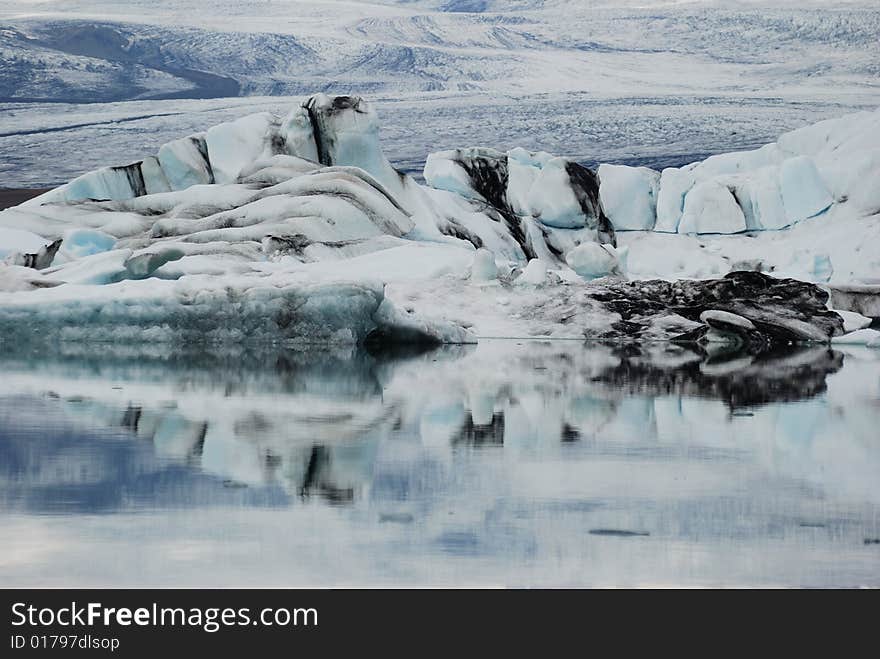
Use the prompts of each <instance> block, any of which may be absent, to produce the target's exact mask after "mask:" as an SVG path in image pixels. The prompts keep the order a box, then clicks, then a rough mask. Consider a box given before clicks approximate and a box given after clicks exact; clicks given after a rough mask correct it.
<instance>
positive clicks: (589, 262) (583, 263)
mask: <svg viewBox="0 0 880 659" xmlns="http://www.w3.org/2000/svg"><path fill="white" fill-rule="evenodd" d="M626 251H627V250H626V248H622V249H621V250H616V249H615V248H614V247H612V246H611V245H600V244H599V243H591V242H587V243H582V244H581V245H578V246H577V247H575V248H574V249H573V250H571V251H570V252H569V253H568V254H566V256H565V261H566V263H568V265H569V267H570V268H571V269H572V270H574V271H575V272H576V273H577V274H579V275H580V276H581V277H583V278H585V279H596V278H597V277H604V276H606V275H610V274H621V273H622V270H623V268H624V267H625V266H624V259H625V255H626Z"/></svg>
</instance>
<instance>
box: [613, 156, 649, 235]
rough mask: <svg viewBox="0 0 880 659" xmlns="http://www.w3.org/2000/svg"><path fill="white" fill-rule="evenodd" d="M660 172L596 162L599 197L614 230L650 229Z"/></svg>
mask: <svg viewBox="0 0 880 659" xmlns="http://www.w3.org/2000/svg"><path fill="white" fill-rule="evenodd" d="M659 186H660V174H659V173H658V172H656V171H654V170H653V169H649V168H647V167H627V166H626V165H604V164H603V165H599V198H600V199H601V201H602V208H604V209H605V214H606V215H607V216H608V219H609V220H611V224H612V225H614V229H615V230H616V231H630V230H632V231H650V230H651V229H653V228H654V224H655V222H656V219H657V205H656V204H657V192H658V189H659Z"/></svg>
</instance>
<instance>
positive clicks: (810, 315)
mask: <svg viewBox="0 0 880 659" xmlns="http://www.w3.org/2000/svg"><path fill="white" fill-rule="evenodd" d="M878 135H880V111H874V112H860V113H856V114H852V115H848V116H845V117H841V118H839V119H835V120H827V121H823V122H820V123H818V124H815V125H812V126H808V127H805V128H801V129H798V130H795V131H792V132H789V133H786V134H784V135H782V136H781V137H780V138H779V139H778V140H777V141H776V142H774V143H771V144H768V145H766V146H764V147H761V148H759V149H755V150H751V151H742V152H732V153H727V154H722V155H716V156H711V157H709V158H707V159H705V160H702V161H697V162H694V163H691V164H689V165H685V166H683V167H680V168H666V169H664V170H663V171H662V172H660V171H656V170H652V169H650V168H648V167H643V166H642V167H629V166H626V165H609V164H601V165H600V166H599V167H598V168H596V169H595V170H593V169H590V168H588V167H585V166H584V165H582V164H580V163H578V162H576V161H575V160H573V159H569V158H566V157H561V156H556V155H553V154H549V153H546V152H531V151H528V150H526V149H522V148H515V149H510V150H508V151H501V150H496V149H491V148H485V147H480V148H476V147H464V148H458V149H453V150H443V151H438V152H435V153H431V154H430V155H428V156H427V158H426V160H425V168H424V181H425V183H420V182H418V181H417V180H416V179H415V178H414V177H413V176H412V175H410V174H407V173H404V172H403V171H400V170H399V169H397V168H395V167H394V166H393V165H392V164H391V162H389V160H388V158H387V157H386V156H385V154H384V152H383V150H382V146H381V140H380V122H379V117H378V114H377V112H376V110H375V107H374V106H373V104H372V103H370V102H369V101H368V100H366V99H364V98H361V97H357V96H329V95H326V94H316V95H313V96H310V97H308V98H307V99H305V100H304V101H303V102H302V103H301V104H299V105H295V106H294V107H293V108H292V109H291V110H290V111H289V112H288V113H287V114H286V115H283V116H282V115H276V114H272V113H269V112H259V113H256V114H252V115H247V116H243V117H239V118H236V119H234V120H233V121H229V122H225V123H221V124H219V125H216V126H212V127H209V128H207V130H204V131H203V132H199V133H194V134H192V135H189V136H184V137H182V138H178V139H176V140H174V141H172V142H169V143H167V144H165V145H163V146H162V147H161V148H160V149H159V150H158V152H157V153H156V154H154V155H151V156H148V157H146V158H144V159H142V160H140V161H137V162H134V163H130V164H127V165H123V166H107V167H103V168H101V169H98V170H95V171H92V172H88V173H86V174H83V175H81V176H79V177H77V178H76V179H74V180H72V181H70V182H69V183H66V184H64V185H62V186H59V187H57V188H55V189H53V190H51V191H49V192H47V193H45V194H42V195H40V196H38V197H35V198H33V199H31V200H28V201H26V202H24V203H22V204H20V205H19V206H16V207H13V208H9V209H7V210H5V211H2V212H0V255H2V257H3V259H4V265H2V266H0V329H2V337H3V338H2V340H3V341H4V342H19V341H27V340H35V339H38V340H41V341H72V340H76V341H79V340H96V341H117V340H137V341H144V340H149V341H158V342H193V341H211V342H214V341H243V340H259V341H283V342H291V341H292V342H302V343H368V342H382V343H385V342H390V343H397V342H428V343H468V342H474V341H477V340H478V339H479V338H481V337H483V338H485V337H530V338H535V337H544V338H571V339H584V338H587V339H610V340H620V339H651V340H677V341H692V342H696V343H699V344H701V345H704V346H708V347H707V349H709V348H710V347H711V344H724V345H727V344H730V345H734V346H736V345H739V344H743V343H744V344H747V345H749V346H752V347H754V348H755V349H761V347H762V346H765V345H769V344H773V343H779V342H782V343H786V342H791V341H818V342H828V341H831V340H832V339H837V338H839V337H841V336H844V335H846V334H848V333H850V331H848V330H851V331H862V332H863V334H864V332H865V331H866V329H865V328H864V327H861V328H859V329H857V330H852V322H849V323H847V322H845V320H846V319H845V318H844V317H843V316H841V315H840V314H837V313H836V312H835V311H834V309H836V308H839V309H840V310H841V311H842V312H845V313H860V314H863V315H864V316H870V317H876V315H877V314H870V313H865V309H868V308H870V307H871V306H872V304H873V305H875V306H876V302H872V300H876V299H877V295H878V293H880V255H878V253H877V252H876V250H873V249H872V248H871V245H876V244H878V241H880V215H878V212H880V197H878V196H877V195H878V190H880V186H878V185H876V182H877V181H878V180H880V139H878ZM872 182H874V184H872ZM854 286H855V287H858V290H859V291H860V294H859V295H858V296H854V295H853V294H851V293H850V292H849V291H851V290H852V287H854ZM851 320H852V319H851V317H850V321H851ZM870 331H874V330H870ZM865 342H866V343H870V342H871V341H869V340H866V341H865ZM712 349H715V348H712Z"/></svg>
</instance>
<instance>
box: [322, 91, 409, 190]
mask: <svg viewBox="0 0 880 659" xmlns="http://www.w3.org/2000/svg"><path fill="white" fill-rule="evenodd" d="M305 110H306V112H307V113H308V115H309V119H310V121H311V123H312V127H313V131H314V134H315V146H316V149H317V156H318V161H319V162H320V163H321V164H323V165H343V166H349V167H360V168H361V169H363V170H364V171H366V172H368V173H369V174H371V175H372V176H374V177H375V178H376V179H377V180H378V181H379V182H381V183H382V185H384V186H385V187H387V188H388V189H389V190H391V191H392V192H398V191H399V190H400V187H401V185H402V181H401V175H400V174H399V173H398V172H397V170H395V169H394V168H393V167H392V166H391V164H390V163H389V162H388V160H387V159H386V158H385V155H384V154H383V153H382V148H381V146H380V145H379V117H378V115H377V114H376V110H375V108H374V107H373V105H372V104H371V103H369V102H368V101H366V100H365V99H363V98H360V97H359V96H334V97H330V96H327V95H326V94H315V95H314V96H312V97H311V98H310V99H309V100H308V101H306V103H305Z"/></svg>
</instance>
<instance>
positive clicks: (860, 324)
mask: <svg viewBox="0 0 880 659" xmlns="http://www.w3.org/2000/svg"><path fill="white" fill-rule="evenodd" d="M834 313H836V314H837V315H838V316H840V317H841V318H843V331H844V332H855V331H857V330H860V329H865V328H866V327H869V326H870V325H871V322H872V321H871V319H870V318H868V317H867V316H863V315H862V314H860V313H856V312H854V311H841V310H839V309H835V310H834Z"/></svg>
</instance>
